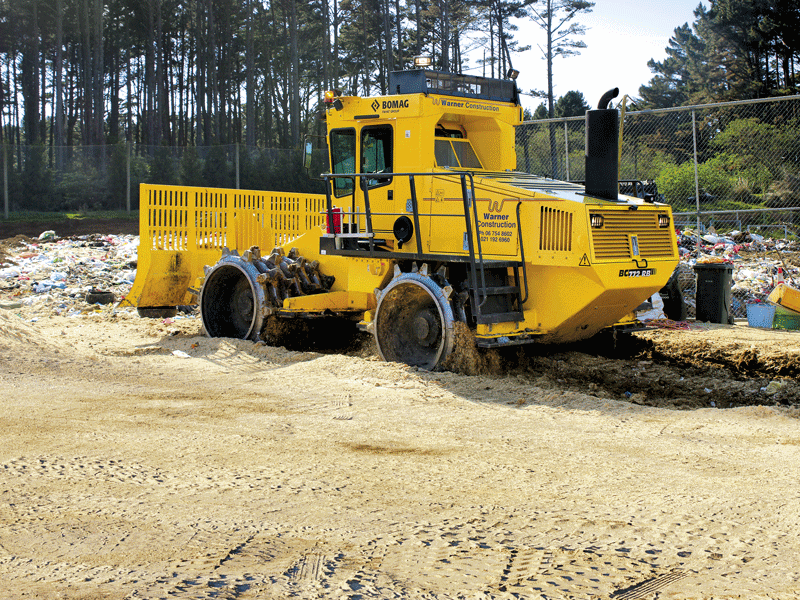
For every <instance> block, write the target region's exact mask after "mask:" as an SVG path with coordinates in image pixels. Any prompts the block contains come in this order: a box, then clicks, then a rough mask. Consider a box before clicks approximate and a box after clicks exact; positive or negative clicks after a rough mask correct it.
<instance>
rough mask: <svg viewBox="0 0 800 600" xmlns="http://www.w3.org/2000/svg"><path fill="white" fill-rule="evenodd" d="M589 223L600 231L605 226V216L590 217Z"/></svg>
mask: <svg viewBox="0 0 800 600" xmlns="http://www.w3.org/2000/svg"><path fill="white" fill-rule="evenodd" d="M589 223H590V224H591V226H592V227H593V228H594V229H600V228H601V227H602V226H603V215H589Z"/></svg>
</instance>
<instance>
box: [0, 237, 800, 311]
mask: <svg viewBox="0 0 800 600" xmlns="http://www.w3.org/2000/svg"><path fill="white" fill-rule="evenodd" d="M677 235H678V247H679V249H680V254H681V262H680V264H679V265H678V281H679V285H680V287H681V291H682V293H683V297H684V301H685V302H686V304H687V313H688V316H689V317H690V318H693V317H695V315H696V302H695V294H696V274H695V270H694V267H695V266H696V265H697V264H698V263H700V264H702V263H708V262H726V263H730V264H731V265H732V267H733V281H732V284H733V287H732V294H731V314H732V315H733V316H734V317H736V318H746V317H747V305H748V304H752V303H758V302H767V299H768V296H769V294H770V293H771V292H772V291H773V289H775V287H776V286H778V285H779V284H780V283H781V282H785V283H787V284H789V285H791V286H792V287H793V288H794V289H800V242H797V241H789V240H775V239H771V238H764V237H763V236H760V235H758V234H754V233H747V232H745V233H742V232H738V231H732V232H730V233H727V234H725V235H721V234H717V233H715V232H713V231H709V232H705V233H703V234H702V235H698V234H696V233H695V232H694V231H693V230H691V229H685V230H683V231H678V232H677ZM9 242H10V241H9V240H6V241H5V242H4V243H3V245H2V246H0V308H5V309H11V310H19V311H20V312H21V314H22V313H24V315H34V317H35V316H36V315H38V314H57V315H69V316H79V315H81V314H86V313H88V312H92V311H95V310H97V308H98V305H100V306H102V305H114V304H116V303H117V302H118V301H119V300H121V299H122V298H124V296H125V295H126V294H127V293H128V292H129V291H130V288H131V285H132V284H133V280H134V279H135V277H136V260H137V249H138V246H139V238H138V236H133V235H100V234H93V235H84V236H74V237H70V238H63V239H62V238H59V237H58V236H57V235H56V233H55V232H53V231H45V232H43V233H42V234H41V235H40V236H39V238H38V239H35V240H31V239H27V238H24V239H19V240H15V241H14V242H15V243H13V244H10V243H9ZM654 308H658V307H654ZM124 310H128V311H130V310H134V309H130V308H128V309H124Z"/></svg>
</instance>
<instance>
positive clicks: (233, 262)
mask: <svg viewBox="0 0 800 600" xmlns="http://www.w3.org/2000/svg"><path fill="white" fill-rule="evenodd" d="M258 275H259V272H258V269H256V267H254V266H253V264H252V263H251V262H248V261H246V260H243V259H242V258H240V257H239V256H238V254H229V255H228V256H224V257H223V258H222V259H221V260H220V261H219V262H218V263H217V264H216V265H214V266H213V267H212V268H211V270H209V271H208V273H207V274H206V277H205V281H204V282H203V288H202V289H201V291H200V316H201V318H202V320H203V327H204V328H205V330H206V333H207V334H208V335H209V336H211V337H231V338H239V339H243V340H256V339H258V335H259V334H260V333H261V328H262V327H263V325H264V316H265V315H264V312H265V311H264V310H263V307H264V306H265V304H266V303H265V298H264V289H263V288H262V287H261V285H259V284H258V282H257V281H256V279H257V277H258Z"/></svg>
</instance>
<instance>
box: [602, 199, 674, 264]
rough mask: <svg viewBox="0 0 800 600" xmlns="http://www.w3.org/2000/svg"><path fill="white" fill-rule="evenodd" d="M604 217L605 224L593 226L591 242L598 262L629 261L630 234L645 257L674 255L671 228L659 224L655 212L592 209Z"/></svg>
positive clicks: (640, 254)
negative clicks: (599, 226)
mask: <svg viewBox="0 0 800 600" xmlns="http://www.w3.org/2000/svg"><path fill="white" fill-rule="evenodd" d="M590 212H591V213H592V214H600V215H602V216H603V227H602V228H600V229H592V230H591V231H592V245H593V248H594V256H595V260H596V261H611V260H629V259H630V258H631V245H630V236H631V235H635V236H636V237H637V239H638V241H639V256H641V257H642V258H668V257H671V256H673V250H672V236H673V235H674V234H673V232H672V229H671V228H670V227H659V226H658V213H657V212H656V211H633V210H624V211H622V210H592V211H590Z"/></svg>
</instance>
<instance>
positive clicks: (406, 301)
mask: <svg viewBox="0 0 800 600" xmlns="http://www.w3.org/2000/svg"><path fill="white" fill-rule="evenodd" d="M448 291H449V288H448ZM453 320H454V319H453V311H452V309H451V308H450V302H449V301H448V299H447V295H446V294H445V291H444V290H443V289H442V288H441V287H439V286H438V285H437V284H436V283H435V282H434V281H433V280H432V279H431V278H430V277H428V276H426V275H424V274H420V273H403V274H401V275H398V276H397V277H395V279H393V280H392V282H391V283H389V285H388V286H386V288H385V289H384V290H383V291H382V292H381V294H380V299H379V300H378V306H377V308H376V309H375V324H374V334H375V341H376V343H377V345H378V352H379V353H380V355H381V358H383V359H384V360H387V361H391V362H402V363H406V364H407V365H411V366H415V367H421V368H423V369H428V370H434V369H436V368H437V367H439V366H441V364H442V363H443V362H444V360H445V359H446V358H447V357H448V355H449V354H450V352H451V351H452V350H453V339H454V333H453Z"/></svg>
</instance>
